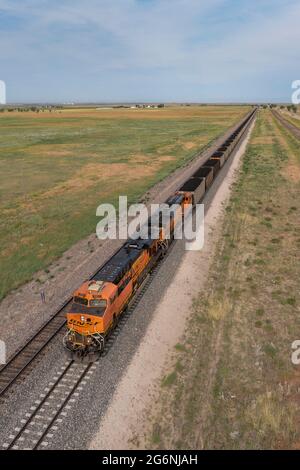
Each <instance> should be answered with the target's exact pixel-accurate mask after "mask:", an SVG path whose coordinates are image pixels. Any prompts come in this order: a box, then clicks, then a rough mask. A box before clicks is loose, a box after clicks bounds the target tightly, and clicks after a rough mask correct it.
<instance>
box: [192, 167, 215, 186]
mask: <svg viewBox="0 0 300 470" xmlns="http://www.w3.org/2000/svg"><path fill="white" fill-rule="evenodd" d="M193 176H194V177H195V178H205V189H208V188H209V187H210V185H211V184H212V182H213V179H214V170H213V168H212V167H210V166H205V165H204V166H200V168H198V170H197V171H195V173H194V174H193Z"/></svg>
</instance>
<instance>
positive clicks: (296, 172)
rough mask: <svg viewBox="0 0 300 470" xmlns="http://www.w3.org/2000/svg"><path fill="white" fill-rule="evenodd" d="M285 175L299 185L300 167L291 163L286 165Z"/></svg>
mask: <svg viewBox="0 0 300 470" xmlns="http://www.w3.org/2000/svg"><path fill="white" fill-rule="evenodd" d="M282 173H283V175H284V176H285V177H286V178H287V179H288V180H290V181H293V183H298V182H299V181H300V167H299V165H296V164H292V163H290V164H289V165H286V167H285V168H284V170H283V172H282Z"/></svg>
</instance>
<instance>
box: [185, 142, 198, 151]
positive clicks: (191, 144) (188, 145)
mask: <svg viewBox="0 0 300 470" xmlns="http://www.w3.org/2000/svg"><path fill="white" fill-rule="evenodd" d="M183 147H184V148H185V149H187V150H191V149H193V148H195V147H196V144H195V142H184V144H183Z"/></svg>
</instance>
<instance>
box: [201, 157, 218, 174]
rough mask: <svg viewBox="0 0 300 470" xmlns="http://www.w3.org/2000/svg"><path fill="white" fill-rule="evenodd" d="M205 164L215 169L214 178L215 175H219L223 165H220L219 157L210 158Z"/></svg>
mask: <svg viewBox="0 0 300 470" xmlns="http://www.w3.org/2000/svg"><path fill="white" fill-rule="evenodd" d="M205 166H209V167H211V168H212V169H213V172H214V178H215V176H216V175H217V173H218V172H219V170H220V168H221V165H220V160H219V159H218V158H209V159H208V160H207V161H206V162H205Z"/></svg>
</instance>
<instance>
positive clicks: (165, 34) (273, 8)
mask: <svg viewBox="0 0 300 470" xmlns="http://www.w3.org/2000/svg"><path fill="white" fill-rule="evenodd" d="M299 17H300V5H299V2H297V1H283V0H281V1H279V0H278V1H277V0H272V1H271V0H260V1H258V0H257V1H254V0H253V1H250V0H240V1H239V2H236V1H234V0H202V1H201V0H172V2H170V1H169V0H113V1H112V0H97V1H96V0H87V1H86V2H82V1H81V0H61V1H57V0H51V1H50V0H23V1H22V2H19V1H17V0H11V1H7V0H0V21H1V24H2V25H3V26H2V27H1V26H0V41H1V50H2V53H1V59H0V78H3V79H5V80H6V82H7V84H8V90H9V89H11V93H12V95H11V96H12V98H13V99H15V100H18V99H24V100H25V99H31V100H32V99H34V98H35V99H37V100H39V99H43V97H44V99H45V100H47V99H55V98H56V99H58V100H61V99H64V97H65V99H76V98H77V100H78V101H80V100H113V99H116V100H126V99H128V100H131V99H133V100H134V99H138V98H140V99H147V98H148V99H149V100H151V99H156V98H157V99H165V100H167V99H168V100H172V99H173V100H195V101H196V100H203V101H205V100H213V99H214V97H216V98H215V99H217V100H220V99H221V98H222V97H223V98H224V100H226V99H228V100H234V99H238V100H240V99H242V97H243V96H244V98H245V101H246V100H247V99H249V98H248V97H250V96H253V97H254V96H255V90H253V86H255V87H256V95H257V96H258V97H259V98H260V94H264V95H266V96H267V95H268V97H267V98H266V99H270V98H272V97H273V98H274V99H276V98H278V99H282V97H283V96H286V97H287V96H289V93H290V90H289V89H288V86H289V85H288V83H289V81H290V82H291V81H292V80H294V79H296V78H299V77H297V76H296V74H297V66H298V65H297V64H299V49H298V48H297V47H296V45H297V44H299V40H300V28H299V27H298V25H297V23H298V18H299ZM18 71H19V73H18ZM20 72H22V73H21V74H20ZM20 75H22V83H23V84H24V83H25V84H26V87H25V89H23V90H22V88H21V86H22V85H21V81H20V80H21V77H20ZM271 79H273V83H276V87H277V88H274V85H273V86H272V84H270V80H271ZM87 85H88V86H87ZM8 95H9V96H10V93H9V91H8ZM22 97H23V98H22Z"/></svg>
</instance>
